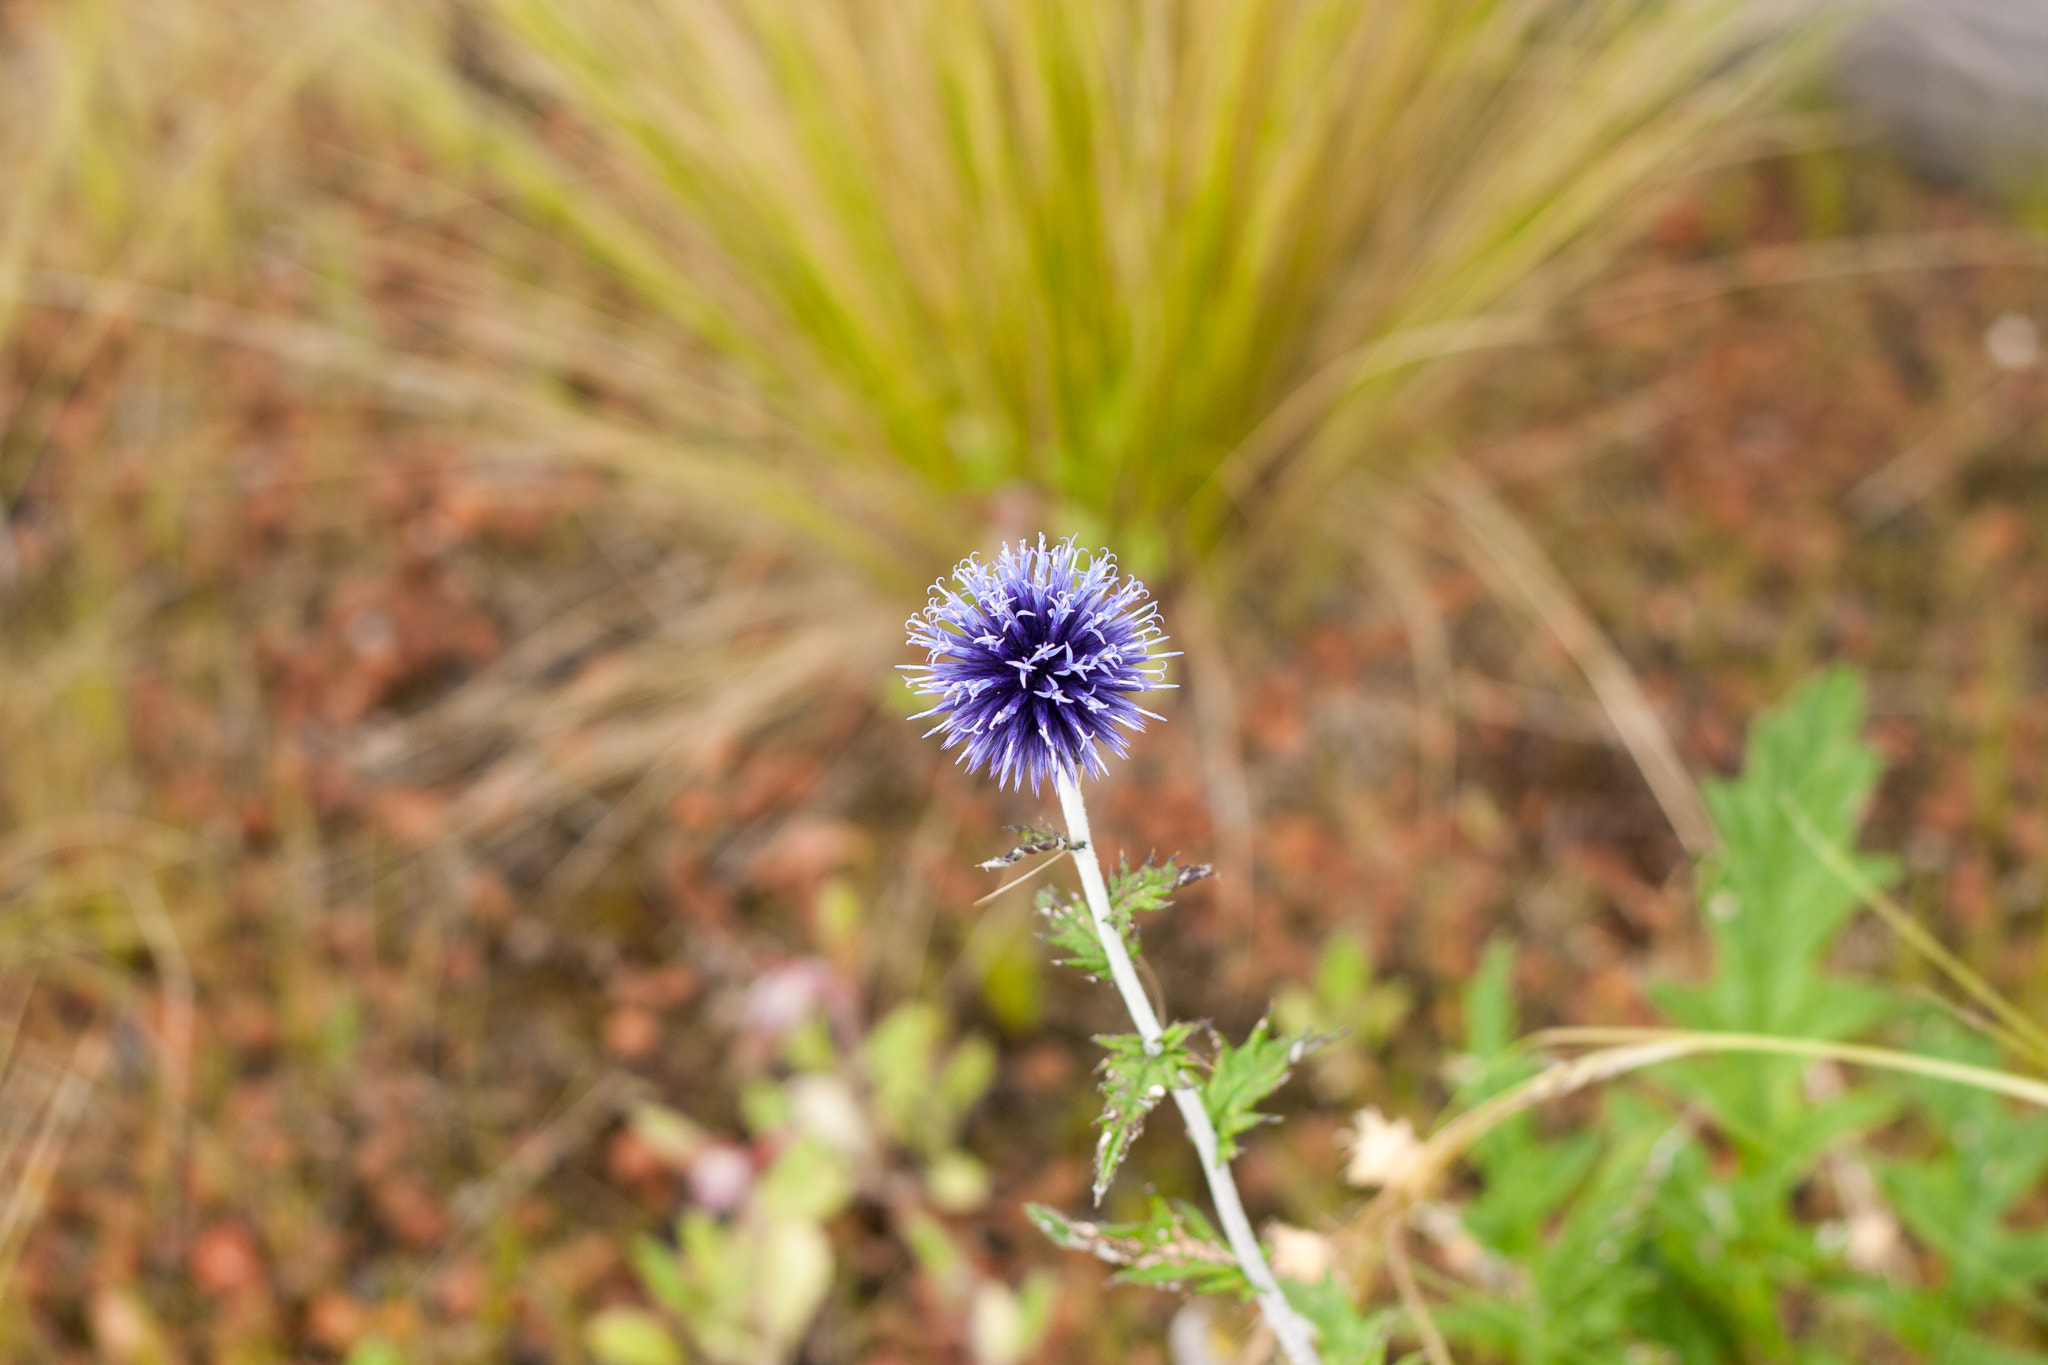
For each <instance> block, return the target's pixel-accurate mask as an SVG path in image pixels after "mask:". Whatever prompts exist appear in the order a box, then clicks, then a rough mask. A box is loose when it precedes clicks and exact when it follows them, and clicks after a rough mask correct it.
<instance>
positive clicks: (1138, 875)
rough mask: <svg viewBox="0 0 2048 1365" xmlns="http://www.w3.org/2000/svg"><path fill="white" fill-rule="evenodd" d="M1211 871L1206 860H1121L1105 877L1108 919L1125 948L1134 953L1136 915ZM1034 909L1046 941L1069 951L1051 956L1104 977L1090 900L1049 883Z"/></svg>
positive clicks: (1159, 906)
mask: <svg viewBox="0 0 2048 1365" xmlns="http://www.w3.org/2000/svg"><path fill="white" fill-rule="evenodd" d="M1208 875H1209V869H1208V868H1207V867H1205V866H1199V865H1198V866H1192V867H1181V866H1179V865H1177V864H1175V863H1173V862H1170V861H1169V862H1165V863H1154V862H1152V861H1151V860H1150V859H1147V860H1146V861H1145V862H1144V863H1142V864H1140V865H1139V866H1137V867H1132V866H1131V865H1130V863H1128V862H1120V863H1119V864H1118V865H1117V870H1116V872H1115V873H1114V874H1112V875H1111V876H1110V878H1109V922H1110V925H1111V926H1112V927H1113V928H1114V929H1115V930H1116V933H1117V935H1118V936H1119V937H1120V938H1122V939H1123V943H1124V951H1125V952H1126V953H1128V954H1129V955H1130V956H1132V957H1136V956H1137V955H1138V930H1137V916H1139V915H1141V914H1155V913H1157V912H1158V911H1161V910H1164V909H1165V908H1166V907H1167V905H1168V904H1169V903H1170V901H1171V898H1172V895H1173V893H1174V892H1176V891H1178V890H1180V889H1181V888H1182V887H1183V886H1186V885H1188V884H1189V883H1190V882H1197V881H1200V880H1201V879H1202V878H1204V877H1206V876H1208ZM1037 904H1038V913H1039V914H1041V915H1043V916H1044V917H1045V920H1046V924H1045V927H1044V928H1043V929H1041V930H1040V931H1039V935H1040V937H1042V938H1043V939H1044V940H1045V941H1046V942H1047V943H1048V944H1050V945H1051V946H1052V947H1053V948H1054V949H1056V950H1057V951H1059V952H1063V953H1065V954H1067V956H1065V957H1062V958H1057V959H1055V960H1056V961H1058V962H1059V964H1060V965H1061V966H1063V967H1073V968H1076V969H1078V970H1080V971H1083V972H1086V973H1087V974H1088V975H1089V976H1092V977H1094V978H1095V979H1096V980H1097V981H1107V980H1109V979H1110V975H1109V958H1108V956H1107V955H1106V954H1104V952H1103V951H1102V943H1101V940H1100V939H1099V938H1097V936H1096V933H1095V918H1094V916H1093V915H1092V914H1090V913H1089V910H1088V904H1087V902H1086V901H1084V900H1082V899H1081V898H1080V897H1079V896H1077V895H1075V894H1074V893H1073V892H1071V891H1056V890H1053V889H1052V888H1050V887H1048V888H1045V889H1043V890H1041V891H1040V892H1039V893H1038V902H1037Z"/></svg>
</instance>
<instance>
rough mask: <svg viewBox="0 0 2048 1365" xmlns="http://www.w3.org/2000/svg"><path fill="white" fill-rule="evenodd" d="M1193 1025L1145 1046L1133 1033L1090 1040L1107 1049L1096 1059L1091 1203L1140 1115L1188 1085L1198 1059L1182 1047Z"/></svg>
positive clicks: (1139, 1125) (1098, 1198) (1125, 1150)
mask: <svg viewBox="0 0 2048 1365" xmlns="http://www.w3.org/2000/svg"><path fill="white" fill-rule="evenodd" d="M1194 1031H1195V1026H1194V1025H1193V1024H1169V1025H1168V1026H1167V1027H1166V1030H1165V1032H1164V1034H1163V1035H1162V1036H1161V1037H1160V1039H1159V1042H1158V1043H1157V1044H1156V1045H1154V1046H1153V1047H1147V1046H1146V1044H1145V1040H1144V1039H1143V1038H1140V1037H1139V1036H1138V1035H1137V1034H1135V1033H1113V1034H1104V1035H1102V1036H1101V1037H1098V1038H1097V1039H1096V1040H1095V1041H1096V1042H1098V1043H1100V1044H1102V1045H1103V1046H1104V1047H1105V1048H1107V1049H1109V1055H1108V1056H1107V1057H1105V1058H1103V1059H1102V1066H1101V1068H1100V1070H1101V1071H1102V1074H1103V1081H1102V1097H1103V1108H1102V1118H1101V1119H1100V1120H1098V1121H1099V1122H1100V1123H1101V1125H1102V1139H1101V1141H1100V1142H1098V1143H1097V1144H1096V1146H1095V1202H1096V1203H1098V1204H1100V1203H1101V1202H1102V1195H1103V1191H1105V1190H1107V1189H1108V1188H1109V1182H1110V1179H1111V1178H1112V1177H1113V1176H1115V1174H1116V1168H1117V1167H1119V1166H1121V1165H1123V1161H1124V1157H1125V1156H1126V1155H1128V1154H1129V1152H1130V1149H1131V1143H1132V1142H1133V1141H1135V1140H1136V1139H1137V1136H1138V1134H1139V1132H1140V1131H1141V1130H1142V1129H1143V1128H1144V1126H1145V1116H1146V1115H1147V1114H1149V1113H1151V1112H1152V1106H1153V1105H1155V1104H1158V1103H1159V1101H1161V1100H1163V1099H1165V1098H1166V1096H1167V1092H1169V1091H1173V1090H1180V1089H1183V1088H1185V1087H1187V1086H1191V1085H1193V1084H1194V1081H1195V1076H1196V1073H1197V1071H1198V1069H1199V1068H1200V1066H1201V1061H1200V1059H1199V1058H1197V1057H1196V1056H1195V1054H1194V1053H1193V1052H1192V1051H1190V1050H1189V1048H1188V1039H1189V1037H1190V1036H1191V1035H1192V1034H1193V1033H1194Z"/></svg>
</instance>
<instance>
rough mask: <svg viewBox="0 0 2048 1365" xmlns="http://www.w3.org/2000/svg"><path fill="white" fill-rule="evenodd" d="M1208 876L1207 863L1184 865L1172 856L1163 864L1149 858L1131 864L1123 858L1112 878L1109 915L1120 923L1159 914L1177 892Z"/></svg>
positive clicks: (1110, 880) (1110, 881) (1127, 922)
mask: <svg viewBox="0 0 2048 1365" xmlns="http://www.w3.org/2000/svg"><path fill="white" fill-rule="evenodd" d="M1208 875H1209V868H1208V866H1207V865H1206V864H1200V863H1198V864H1194V865H1191V866H1188V867H1181V866H1179V865H1177V864H1176V863H1175V862H1174V861H1173V860H1172V859H1170V858H1169V859H1168V860H1167V861H1165V862H1163V863H1155V862H1153V861H1152V860H1151V859H1150V858H1147V859H1146V860H1145V861H1144V862H1142V863H1140V864H1139V865H1138V866H1136V867H1132V866H1131V865H1130V863H1129V862H1128V861H1126V860H1121V859H1120V860H1118V862H1117V868H1116V871H1115V872H1114V873H1113V874H1111V876H1110V878H1109V909H1110V915H1111V917H1112V918H1115V919H1117V920H1118V921H1119V922H1120V925H1121V924H1129V923H1130V922H1131V921H1132V919H1133V918H1134V917H1135V916H1137V915H1149V914H1154V913H1157V912H1158V911H1161V910H1164V909H1165V908H1166V907H1167V906H1168V905H1169V904H1171V903H1172V899H1173V893H1174V892H1176V891H1178V890H1180V889H1181V888H1182V887H1183V886H1186V885H1188V884H1189V883H1191V882H1198V881H1200V880H1202V878H1204V877H1206V876H1208Z"/></svg>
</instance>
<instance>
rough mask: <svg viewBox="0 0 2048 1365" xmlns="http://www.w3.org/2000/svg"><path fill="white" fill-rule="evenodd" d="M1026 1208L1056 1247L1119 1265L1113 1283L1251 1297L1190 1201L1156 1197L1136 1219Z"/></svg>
mask: <svg viewBox="0 0 2048 1365" xmlns="http://www.w3.org/2000/svg"><path fill="white" fill-rule="evenodd" d="M1024 1212H1025V1214H1026V1215H1027V1216H1028V1217H1029V1218H1030V1219H1031V1221H1032V1222H1033V1223H1035V1224H1037V1225H1038V1230H1039V1231H1040V1232H1042V1233H1044V1234H1045V1235H1046V1237H1047V1238H1049V1239H1050V1240H1051V1241H1052V1242H1053V1243H1054V1244H1055V1245H1057V1246H1061V1247H1064V1248H1066V1249H1067V1250H1068V1251H1085V1252H1087V1253H1089V1254H1090V1255H1092V1256H1095V1257H1097V1258H1098V1259H1100V1260H1103V1261H1107V1262H1108V1263H1109V1264H1111V1265H1114V1266H1120V1267H1122V1269H1120V1270H1119V1271H1118V1272H1117V1273H1116V1275H1115V1276H1113V1277H1112V1278H1113V1279H1114V1280H1115V1281H1116V1282H1117V1283H1120V1284H1144V1285H1151V1286H1152V1287H1154V1288H1157V1289H1176V1290H1183V1291H1186V1292H1188V1293H1194V1294H1231V1295H1235V1296H1236V1297H1238V1298H1240V1299H1246V1298H1250V1297H1251V1285H1250V1283H1249V1282H1248V1281H1247V1280H1246V1279H1245V1277H1244V1271H1243V1270H1242V1269H1241V1268H1239V1266H1238V1264H1237V1258H1236V1257H1234V1256H1233V1255H1231V1253H1230V1250H1229V1248H1228V1247H1226V1246H1224V1245H1223V1239H1222V1238H1221V1237H1219V1236H1217V1234H1216V1229H1215V1228H1214V1227H1213V1226H1211V1224H1210V1222H1209V1220H1208V1219H1207V1218H1205V1217H1203V1216H1202V1213H1201V1211H1200V1210H1199V1209H1197V1208H1195V1207H1194V1206H1193V1205H1192V1204H1187V1203H1184V1202H1182V1201H1180V1200H1174V1201H1173V1202H1171V1203H1168V1202H1167V1201H1166V1200H1164V1199H1161V1198H1160V1197H1159V1196H1157V1195H1154V1196H1152V1201H1151V1206H1150V1208H1149V1210H1148V1212H1147V1214H1146V1216H1145V1218H1144V1219H1143V1220H1141V1221H1139V1222H1135V1223H1084V1222H1081V1221H1079V1220H1077V1219H1072V1218H1068V1217H1067V1216H1066V1215H1064V1214H1062V1213H1059V1212H1056V1211H1055V1210H1053V1209H1049V1208H1047V1207H1045V1205H1043V1204H1027V1205H1025V1207H1024Z"/></svg>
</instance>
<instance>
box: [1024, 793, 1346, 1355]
mask: <svg viewBox="0 0 2048 1365" xmlns="http://www.w3.org/2000/svg"><path fill="white" fill-rule="evenodd" d="M1053 781H1054V785H1055V786H1056V787H1057V788H1058V789H1059V794H1060V811H1061V813H1062V814H1064V815H1065V816H1066V821H1067V835H1068V837H1069V838H1070V839H1071V840H1072V842H1073V844H1074V868H1075V870H1076V871H1078V872H1079V873H1080V874H1081V890H1082V893H1083V894H1084V895H1086V896H1087V898H1088V912H1089V914H1090V915H1091V916H1092V917H1093V919H1094V921H1095V935H1096V937H1097V938H1099V939H1101V940H1102V951H1103V955H1104V956H1106V957H1107V958H1108V959H1109V974H1110V977H1111V979H1112V980H1114V981H1115V983H1116V991H1117V994H1118V995H1120V996H1122V997H1123V1001H1124V1008H1125V1010H1127V1011H1128V1012H1129V1013H1130V1016H1131V1022H1132V1023H1133V1024H1136V1025H1137V1026H1138V1036H1139V1037H1140V1038H1143V1039H1144V1040H1145V1045H1146V1047H1148V1048H1153V1049H1156V1048H1157V1047H1158V1045H1159V1037H1160V1028H1159V1016H1158V1015H1156V1014H1154V1013H1153V1012H1152V1002H1151V1000H1150V999H1148V998H1147V997H1146V995H1145V988H1144V987H1143V986H1142V985H1140V984H1139V982H1138V973H1137V969H1136V968H1135V967H1133V966H1132V965H1131V955H1130V954H1129V953H1127V952H1125V951H1124V940H1123V936H1122V935H1121V934H1119V933H1117V931H1116V926H1115V925H1114V924H1113V923H1112V922H1111V920H1110V917H1109V886H1108V884H1107V883H1105V882H1104V881H1103V879H1102V863H1101V862H1100V860H1098V859H1097V858H1096V856H1095V848H1094V843H1093V840H1092V839H1091V837H1090V835H1089V831H1088V807H1087V805H1086V804H1085V803H1084V802H1083V801H1082V800H1081V788H1080V787H1079V785H1077V784H1076V782H1075V781H1074V775H1073V774H1072V773H1068V772H1060V773H1057V774H1055V775H1054V779H1053ZM1173 1103H1174V1106H1175V1107H1176V1108H1177V1109H1179V1110H1180V1115H1181V1118H1182V1120H1183V1121H1184V1122H1185V1123H1186V1124H1187V1129H1188V1140H1189V1141H1190V1142H1192V1143H1194V1145H1195V1154H1196V1155H1197V1156H1199V1157H1200V1158H1201V1161H1202V1174H1203V1175H1204V1176H1205V1177H1206V1178H1207V1179H1208V1181H1209V1197H1210V1198H1211V1199H1212V1200H1214V1201H1215V1204H1216V1219H1217V1221H1218V1222H1219V1223H1221V1224H1222V1226H1223V1235H1224V1237H1225V1238H1226V1239H1227V1240H1228V1241H1229V1243H1230V1250H1231V1252H1232V1254H1234V1255H1235V1256H1236V1257H1237V1264H1238V1266H1239V1268H1241V1269H1242V1270H1243V1271H1244V1277H1245V1279H1246V1280H1248V1281H1250V1282H1251V1286H1252V1289H1253V1291H1254V1292H1256V1293H1257V1295H1258V1299H1259V1310H1260V1312H1262V1313H1264V1314H1265V1318H1266V1326H1267V1327H1269V1328H1271V1329H1272V1332H1273V1336H1274V1338H1275V1339H1276V1340H1277V1341H1278V1342H1279V1343H1280V1349H1281V1350H1282V1351H1284V1352H1285V1353H1286V1355H1287V1359H1288V1360H1289V1361H1291V1362H1292V1365H1322V1361H1321V1357H1320V1356H1318V1355H1317V1354H1316V1348H1315V1331H1314V1329H1313V1328H1311V1327H1310V1326H1309V1325H1308V1322H1307V1321H1306V1320H1305V1319H1304V1318H1303V1317H1302V1316H1301V1314H1299V1313H1297V1312H1295V1311H1294V1306H1293V1305H1292V1304H1290V1303H1288V1302H1287V1297H1286V1295H1284V1294H1282V1293H1281V1292H1280V1284H1279V1281H1277V1280H1275V1279H1274V1278H1273V1271H1272V1269H1271V1268H1270V1267H1268V1266H1267V1264H1266V1254H1265V1252H1264V1251H1262V1250H1260V1249H1259V1239H1258V1238H1257V1237H1256V1236H1254V1235H1253V1234H1252V1225H1251V1220H1250V1219H1249V1218H1247V1217H1245V1212H1244V1201H1243V1200H1241V1199H1239V1198H1238V1196H1237V1182H1236V1181H1235V1180H1233V1179H1231V1176H1230V1167H1229V1165H1228V1164H1226V1163H1225V1162H1224V1161H1223V1160H1222V1159H1221V1158H1219V1157H1218V1155H1217V1149H1216V1127H1215V1125H1214V1124H1212V1123H1210V1122H1209V1111H1208V1110H1207V1109H1204V1108H1203V1107H1202V1096H1201V1094H1200V1093H1199V1092H1198V1091H1196V1090H1194V1089H1192V1088H1185V1089H1180V1090H1176V1091H1174V1092H1173Z"/></svg>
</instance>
